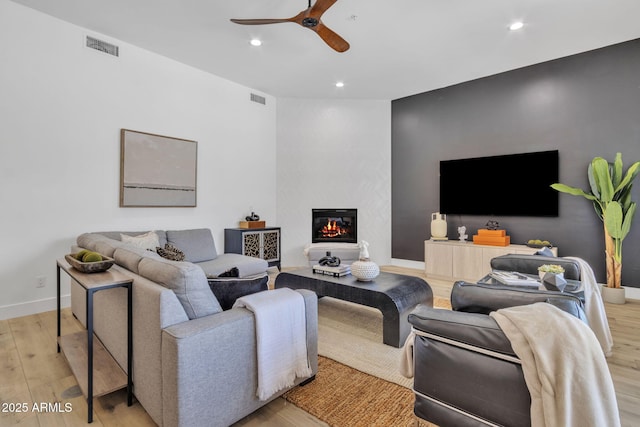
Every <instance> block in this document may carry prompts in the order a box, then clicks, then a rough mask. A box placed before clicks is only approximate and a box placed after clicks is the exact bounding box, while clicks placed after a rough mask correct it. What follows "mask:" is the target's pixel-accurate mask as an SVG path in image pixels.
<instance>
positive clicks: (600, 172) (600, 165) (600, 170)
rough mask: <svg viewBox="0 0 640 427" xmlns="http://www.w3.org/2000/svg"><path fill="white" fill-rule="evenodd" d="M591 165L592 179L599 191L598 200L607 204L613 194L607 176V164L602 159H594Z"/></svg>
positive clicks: (609, 178) (611, 185)
mask: <svg viewBox="0 0 640 427" xmlns="http://www.w3.org/2000/svg"><path fill="white" fill-rule="evenodd" d="M591 164H592V166H593V177H594V179H595V182H596V186H597V188H598V190H599V191H600V200H601V201H602V202H604V203H605V204H606V203H609V202H610V201H611V200H613V193H614V191H613V183H612V182H611V175H610V174H609V163H608V162H607V161H606V160H605V159H603V158H602V157H596V158H595V159H593V161H592V162H591Z"/></svg>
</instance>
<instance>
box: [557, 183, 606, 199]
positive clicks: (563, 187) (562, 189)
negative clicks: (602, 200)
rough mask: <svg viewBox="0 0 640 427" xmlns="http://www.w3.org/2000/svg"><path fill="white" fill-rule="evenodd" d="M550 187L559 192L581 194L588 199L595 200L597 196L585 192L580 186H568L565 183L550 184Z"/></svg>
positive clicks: (573, 194)
mask: <svg viewBox="0 0 640 427" xmlns="http://www.w3.org/2000/svg"><path fill="white" fill-rule="evenodd" d="M551 188H553V189H554V190H556V191H559V192H561V193H567V194H571V195H572V196H582V197H585V198H587V199H589V200H597V198H596V197H594V196H593V194H589V193H585V191H584V190H583V189H582V188H578V187H570V186H568V185H566V184H560V183H556V184H551Z"/></svg>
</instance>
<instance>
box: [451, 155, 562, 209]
mask: <svg viewBox="0 0 640 427" xmlns="http://www.w3.org/2000/svg"><path fill="white" fill-rule="evenodd" d="M555 182H558V150H553V151H539V152H534V153H519V154H508V155H502V156H491V157H475V158H469V159H455V160H442V161H440V212H441V213H445V214H460V215H490V216H532V217H554V216H558V192H557V191H555V190H554V189H552V188H551V187H550V185H551V184H553V183H555Z"/></svg>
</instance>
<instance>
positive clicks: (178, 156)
mask: <svg viewBox="0 0 640 427" xmlns="http://www.w3.org/2000/svg"><path fill="white" fill-rule="evenodd" d="M197 164H198V142H197V141H192V140H188V139H182V138H173V137H169V136H164V135H156V134H152V133H147V132H139V131H134V130H130V129H121V131H120V207H196V205H197V191H196V190H197V185H196V184H197Z"/></svg>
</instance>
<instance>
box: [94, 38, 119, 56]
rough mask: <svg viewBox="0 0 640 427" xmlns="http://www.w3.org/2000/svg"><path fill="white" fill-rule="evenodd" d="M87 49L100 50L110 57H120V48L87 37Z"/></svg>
mask: <svg viewBox="0 0 640 427" xmlns="http://www.w3.org/2000/svg"><path fill="white" fill-rule="evenodd" d="M87 47H90V48H91V49H95V50H99V51H100V52H104V53H108V54H109V55H113V56H119V55H118V52H119V48H118V46H116V45H113V44H111V43H107V42H105V41H102V40H98V39H96V38H93V37H90V36H87Z"/></svg>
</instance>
